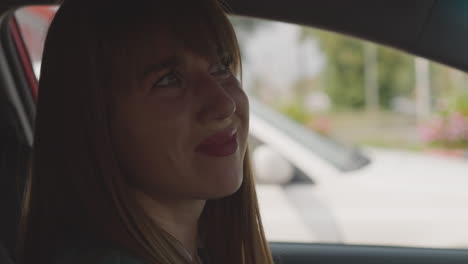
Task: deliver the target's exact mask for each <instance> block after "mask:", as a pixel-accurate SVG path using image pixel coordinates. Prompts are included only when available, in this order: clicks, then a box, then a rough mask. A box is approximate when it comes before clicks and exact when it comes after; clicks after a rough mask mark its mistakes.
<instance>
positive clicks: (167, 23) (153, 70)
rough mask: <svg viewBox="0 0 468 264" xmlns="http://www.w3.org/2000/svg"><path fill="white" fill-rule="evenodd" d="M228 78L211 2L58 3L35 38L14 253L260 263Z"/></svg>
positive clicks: (230, 53)
mask: <svg viewBox="0 0 468 264" xmlns="http://www.w3.org/2000/svg"><path fill="white" fill-rule="evenodd" d="M239 74H240V55H239V49H238V45H237V41H236V37H235V34H234V31H233V29H232V26H231V24H230V23H229V21H228V20H227V18H226V15H225V14H224V12H223V9H222V8H221V6H220V4H219V3H218V2H217V1H216V0H199V1H193V0H191V1H187V0H185V1H184V0H170V1H157V0H137V1H135V0H134V1H127V3H125V1H110V0H101V1H85V0H66V1H65V2H64V3H63V4H62V6H61V7H60V9H59V10H58V12H57V14H56V17H55V19H54V21H53V22H52V25H51V27H50V29H49V33H48V36H47V40H46V44H45V50H44V56H43V64H42V71H41V80H40V83H39V87H40V88H39V89H40V95H39V99H38V109H37V120H36V130H35V133H36V134H35V143H34V144H35V145H34V154H33V168H32V174H31V179H30V181H29V183H28V185H29V186H28V188H27V191H26V198H25V205H24V211H23V221H22V223H21V237H20V247H19V259H20V262H21V263H23V264H32V263H64V264H66V263H154V264H165V263H201V262H202V261H203V262H204V263H208V262H209V263H236V264H238V263H246V264H247V263H249V264H253V263H272V260H271V255H270V252H269V249H268V244H267V242H266V240H265V237H264V234H263V228H262V224H261V219H260V215H259V210H258V205H257V200H256V194H255V186H254V182H253V177H252V173H251V165H250V163H249V157H248V150H247V143H246V142H247V134H248V101H247V97H246V95H245V94H244V92H243V91H242V89H241V87H240V83H239V81H238V79H237V76H238V75H239ZM199 252H202V253H203V254H198V253H199ZM202 259H203V260H202Z"/></svg>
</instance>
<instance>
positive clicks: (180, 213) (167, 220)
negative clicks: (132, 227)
mask: <svg viewBox="0 0 468 264" xmlns="http://www.w3.org/2000/svg"><path fill="white" fill-rule="evenodd" d="M135 194H136V199H137V201H138V202H139V203H140V204H141V205H142V207H143V209H144V210H145V211H146V212H147V213H148V215H149V216H150V218H151V219H152V220H153V221H154V222H155V223H156V224H157V225H159V226H160V227H161V228H163V229H164V230H165V231H166V232H168V233H169V234H171V235H172V236H174V237H175V238H176V239H177V241H178V242H180V244H181V245H182V246H183V247H184V249H185V250H186V251H187V252H188V253H189V254H190V255H191V256H192V257H194V256H196V254H197V244H198V219H199V218H200V215H201V213H202V211H203V208H204V207H205V203H206V201H205V200H172V199H159V198H158V199H156V198H154V197H152V196H150V195H148V194H146V193H145V192H142V191H139V190H135Z"/></svg>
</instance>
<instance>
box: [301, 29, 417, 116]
mask: <svg viewBox="0 0 468 264" xmlns="http://www.w3.org/2000/svg"><path fill="white" fill-rule="evenodd" d="M303 37H304V38H309V37H310V38H316V39H318V40H319V43H320V46H321V49H322V50H323V52H324V53H325V54H326V59H327V62H326V68H325V72H324V73H325V74H324V76H323V79H322V81H323V82H324V83H323V86H324V87H325V91H326V92H327V93H328V95H329V96H330V98H331V99H332V101H333V103H334V106H335V108H337V109H361V108H364V107H365V106H366V94H365V89H364V87H365V79H364V77H365V76H364V63H365V60H364V51H365V45H364V44H365V42H364V41H362V40H359V39H355V38H352V37H349V36H344V35H340V34H336V33H331V32H327V31H322V30H317V29H312V28H306V27H304V30H303ZM377 65H378V69H377V76H378V77H377V80H378V89H379V91H378V94H379V98H378V99H379V100H378V101H379V102H380V106H382V107H384V108H388V107H390V105H391V101H392V98H394V97H395V96H397V95H400V96H401V95H402V96H410V95H411V92H412V90H413V88H414V62H413V59H412V56H409V55H406V54H404V53H402V52H399V51H397V50H394V49H391V48H387V47H384V46H380V45H379V46H378V48H377Z"/></svg>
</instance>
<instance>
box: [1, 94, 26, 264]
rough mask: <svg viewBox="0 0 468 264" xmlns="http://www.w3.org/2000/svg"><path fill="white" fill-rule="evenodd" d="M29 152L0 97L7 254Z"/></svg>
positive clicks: (12, 246) (12, 245) (13, 240)
mask: <svg viewBox="0 0 468 264" xmlns="http://www.w3.org/2000/svg"><path fill="white" fill-rule="evenodd" d="M2 97H3V96H0V98H2ZM3 98H4V97H3ZM29 154H30V147H29V146H28V144H27V142H26V140H25V137H24V133H23V131H22V128H21V126H20V125H19V121H18V118H16V112H15V111H14V109H13V107H12V106H11V105H10V104H9V103H8V102H6V101H5V100H1V99H0V245H2V247H3V248H4V250H3V251H6V252H8V254H9V255H10V256H13V254H12V252H14V249H15V243H16V235H17V225H18V221H19V213H20V203H21V196H22V193H23V182H24V178H25V175H26V172H27V163H28V162H27V161H28V156H29ZM2 261H3V260H2ZM1 263H3V262H1V261H0V264H1Z"/></svg>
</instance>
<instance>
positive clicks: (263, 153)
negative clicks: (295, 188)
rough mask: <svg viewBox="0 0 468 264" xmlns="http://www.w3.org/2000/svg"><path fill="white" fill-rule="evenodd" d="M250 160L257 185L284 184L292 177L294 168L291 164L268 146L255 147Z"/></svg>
mask: <svg viewBox="0 0 468 264" xmlns="http://www.w3.org/2000/svg"><path fill="white" fill-rule="evenodd" d="M252 159H253V167H254V173H255V176H256V178H257V180H258V183H263V184H286V183H288V182H290V181H291V180H292V178H293V177H294V167H293V166H292V165H291V163H290V162H289V161H287V160H286V159H285V158H284V157H283V156H281V155H280V154H279V153H278V152H277V151H276V150H274V149H273V148H271V147H270V146H267V145H260V146H258V147H256V148H255V149H254V151H253V153H252Z"/></svg>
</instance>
